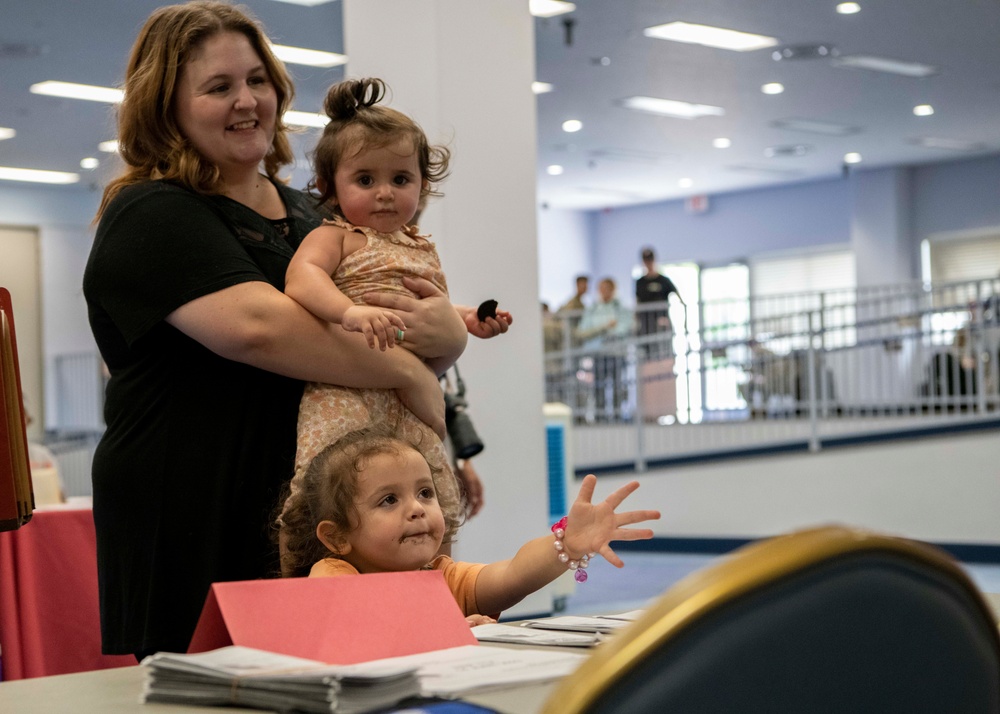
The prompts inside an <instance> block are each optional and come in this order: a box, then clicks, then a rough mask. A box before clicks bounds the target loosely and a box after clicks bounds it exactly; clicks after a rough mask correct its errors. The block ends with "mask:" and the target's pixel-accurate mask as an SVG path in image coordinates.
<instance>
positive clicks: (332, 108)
mask: <svg viewBox="0 0 1000 714" xmlns="http://www.w3.org/2000/svg"><path fill="white" fill-rule="evenodd" d="M387 90H388V87H387V86H386V84H385V82H383V81H382V80H381V79H376V78H374V77H368V78H365V79H349V80H347V81H344V82H339V83H337V84H335V85H333V86H332V87H330V89H329V91H328V92H327V93H326V99H325V100H324V102H323V111H324V112H326V115H327V116H328V117H330V121H329V123H327V125H326V127H325V128H324V129H323V136H321V137H320V139H319V142H317V144H316V148H315V150H314V151H313V178H312V180H310V182H309V185H308V187H307V189H308V190H309V191H311V192H312V194H313V195H314V196H316V198H317V200H318V201H319V202H320V203H321V204H322V203H326V202H327V201H329V200H330V199H331V198H334V197H335V187H334V183H333V179H334V175H335V174H336V173H337V166H338V165H339V164H340V161H341V159H343V158H344V156H345V155H347V153H348V152H349V151H351V152H353V153H357V152H359V151H362V150H364V149H366V148H381V147H383V146H388V145H389V144H392V143H394V142H396V141H398V140H400V139H409V140H410V141H411V142H412V143H413V150H414V151H415V152H416V154H417V160H418V162H419V164H420V177H421V178H422V179H424V180H425V181H426V182H427V185H426V186H423V187H421V191H420V196H421V198H425V197H427V196H441V195H442V194H441V193H440V192H439V191H438V190H437V189H436V188H435V187H436V185H437V184H438V183H440V182H441V181H443V180H444V179H445V177H446V176H447V175H448V162H449V161H450V160H451V152H449V151H448V149H447V148H445V147H444V146H432V145H431V144H430V142H429V141H428V140H427V135H426V134H425V133H424V130H423V129H421V128H420V125H419V124H417V123H416V122H415V121H413V119H411V118H410V117H408V116H406V115H405V114H403V113H402V112H400V111H397V110H395V109H391V108H389V107H386V106H380V105H379V102H380V101H381V100H382V98H383V97H384V96H385V94H386V91H387Z"/></svg>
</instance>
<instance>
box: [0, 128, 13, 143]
mask: <svg viewBox="0 0 1000 714" xmlns="http://www.w3.org/2000/svg"><path fill="white" fill-rule="evenodd" d="M15 136H17V132H16V131H14V130H13V129H8V128H7V127H5V126H0V141H3V140H4V139H13V138H14V137H15Z"/></svg>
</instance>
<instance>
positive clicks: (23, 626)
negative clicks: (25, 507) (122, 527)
mask: <svg viewBox="0 0 1000 714" xmlns="http://www.w3.org/2000/svg"><path fill="white" fill-rule="evenodd" d="M0 658H2V659H0V661H2V667H3V673H2V677H3V679H4V680H11V679H26V678H28V677H43V676H47V675H51V674H69V673H72V672H85V671H89V670H93V669H107V668H110V667H123V666H127V665H134V664H135V663H136V662H135V658H134V657H132V656H130V655H129V656H113V657H112V656H105V655H102V654H101V628H100V616H99V613H98V609H97V544H96V539H95V535H94V518H93V513H92V512H91V510H90V509H89V508H79V507H76V508H70V507H60V508H58V509H55V510H41V511H35V513H34V515H33V516H32V518H31V520H30V521H29V522H28V523H27V524H26V525H24V526H22V527H21V528H20V529H18V530H16V531H8V532H2V533H0Z"/></svg>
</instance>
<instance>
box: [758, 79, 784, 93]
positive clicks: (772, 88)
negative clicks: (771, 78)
mask: <svg viewBox="0 0 1000 714" xmlns="http://www.w3.org/2000/svg"><path fill="white" fill-rule="evenodd" d="M760 91H762V92H763V93H764V94H781V93H782V92H784V91H785V85H783V84H782V83H781V82H768V83H767V84H762V85H761V87H760Z"/></svg>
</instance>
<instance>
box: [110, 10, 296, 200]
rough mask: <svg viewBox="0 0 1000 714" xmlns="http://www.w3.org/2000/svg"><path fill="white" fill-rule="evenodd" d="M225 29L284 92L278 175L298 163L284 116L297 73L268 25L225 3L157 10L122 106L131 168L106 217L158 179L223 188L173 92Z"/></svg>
mask: <svg viewBox="0 0 1000 714" xmlns="http://www.w3.org/2000/svg"><path fill="white" fill-rule="evenodd" d="M223 32H238V33H241V34H243V35H245V36H246V38H247V39H248V40H249V41H250V45H251V47H253V49H254V51H255V52H256V53H257V55H258V56H259V57H260V59H261V61H262V62H263V63H264V68H265V69H266V71H267V73H268V75H269V76H270V79H271V82H272V83H273V85H274V88H275V91H276V93H277V97H278V107H277V118H276V122H275V129H274V140H273V141H272V142H271V148H270V150H269V151H268V153H267V155H266V156H265V157H264V170H265V172H266V173H267V175H268V176H269V177H271V178H273V179H276V178H277V173H278V171H279V170H280V168H281V167H282V166H284V165H285V164H288V163H291V161H292V159H293V155H292V148H291V146H290V144H289V142H288V134H287V132H288V127H287V126H286V125H285V124H284V122H283V121H282V116H283V115H284V113H285V110H286V109H288V108H289V106H291V102H292V97H293V95H294V87H293V86H292V79H291V77H290V76H289V74H288V72H287V71H286V70H285V67H284V65H282V64H281V62H280V61H278V59H277V58H276V57H275V56H274V53H273V52H271V48H270V46H269V44H268V42H267V38H266V36H265V34H264V31H263V29H262V28H261V26H260V25H259V24H258V22H257V20H256V19H255V18H254V17H253V16H252V15H251V14H250V12H249V10H247V9H246V8H244V7H242V6H239V5H230V4H227V3H223V2H192V3H187V4H184V5H169V6H166V7H162V8H160V9H158V10H156V11H155V12H154V13H153V14H152V15H150V17H149V19H148V20H146V24H145V25H144V26H143V28H142V30H140V32H139V36H138V37H137V38H136V41H135V44H134V45H133V46H132V54H131V56H130V57H129V61H128V68H127V70H126V72H125V84H124V87H123V89H124V90H125V97H124V99H123V100H122V103H121V104H120V105H119V107H118V150H119V152H120V154H121V157H122V159H124V161H125V164H126V168H125V171H124V173H122V175H120V176H119V177H118V178H116V179H114V180H113V181H111V183H109V184H108V186H107V187H106V188H105V189H104V196H103V198H102V199H101V206H100V208H99V209H98V211H97V217H98V218H100V217H101V215H102V214H103V213H104V210H105V209H106V208H107V207H108V204H109V203H110V202H111V200H112V199H113V198H114V197H115V196H116V195H117V194H118V192H119V191H121V190H122V189H123V188H125V187H126V186H129V185H131V184H135V183H141V182H143V181H149V180H151V179H168V180H172V181H177V182H179V183H181V184H183V185H184V186H187V187H188V188H190V189H191V190H193V191H198V192H199V193H206V194H211V193H218V192H220V191H221V187H222V176H221V174H220V173H219V169H218V168H217V167H216V166H214V165H213V164H211V163H210V162H208V161H207V160H206V159H205V158H204V157H203V156H202V155H201V154H200V153H199V152H198V151H197V150H196V149H195V148H194V147H193V146H192V145H191V144H190V142H188V141H187V139H186V138H185V137H184V135H183V134H182V133H181V130H180V127H179V126H178V124H177V119H176V117H175V116H174V95H175V92H176V90H177V84H178V81H179V79H180V75H181V72H182V71H183V68H184V65H185V63H186V62H187V61H188V60H189V59H190V58H191V56H192V54H194V53H195V52H196V51H197V50H198V49H199V48H200V47H201V46H202V45H203V44H204V42H205V41H206V40H208V39H209V38H211V37H214V36H216V35H218V34H220V33H223Z"/></svg>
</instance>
